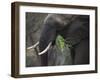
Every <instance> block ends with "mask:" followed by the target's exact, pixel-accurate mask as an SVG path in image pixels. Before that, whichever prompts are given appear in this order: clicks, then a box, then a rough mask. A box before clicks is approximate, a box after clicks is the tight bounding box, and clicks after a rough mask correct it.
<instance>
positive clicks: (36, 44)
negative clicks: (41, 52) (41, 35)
mask: <svg viewBox="0 0 100 80" xmlns="http://www.w3.org/2000/svg"><path fill="white" fill-rule="evenodd" d="M38 44H39V41H38V42H37V43H35V44H34V45H33V46H31V47H28V48H27V49H31V48H35V47H36V46H38Z"/></svg>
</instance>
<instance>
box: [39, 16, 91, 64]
mask: <svg viewBox="0 0 100 80" xmlns="http://www.w3.org/2000/svg"><path fill="white" fill-rule="evenodd" d="M58 34H60V35H62V36H63V37H64V39H65V40H67V41H69V42H70V43H71V45H73V47H72V48H71V49H70V50H71V57H72V60H73V61H72V62H73V64H89V16H88V15H62V14H48V16H47V17H46V18H45V20H44V24H43V29H42V33H41V35H40V41H39V42H40V44H39V49H40V52H41V51H43V50H44V49H45V48H46V47H47V45H48V44H49V43H50V42H52V46H54V45H55V39H56V37H57V35H58ZM49 52H50V51H49ZM51 54H52V53H51ZM49 55H50V53H49ZM41 62H42V66H47V65H48V52H46V53H45V54H43V55H41ZM62 65H63V64H62Z"/></svg>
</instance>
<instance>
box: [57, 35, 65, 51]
mask: <svg viewBox="0 0 100 80" xmlns="http://www.w3.org/2000/svg"><path fill="white" fill-rule="evenodd" d="M56 45H57V47H58V48H59V49H60V50H61V51H62V52H63V51H64V49H65V47H66V43H65V40H64V38H63V37H62V36H61V35H58V36H57V38H56Z"/></svg>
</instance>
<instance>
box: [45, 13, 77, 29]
mask: <svg viewBox="0 0 100 80" xmlns="http://www.w3.org/2000/svg"><path fill="white" fill-rule="evenodd" d="M75 17H76V16H75V15H71V14H48V15H47V17H46V18H45V20H44V23H45V24H55V25H56V27H57V28H58V27H59V28H63V27H64V26H66V25H68V24H69V23H70V22H71V21H72V20H73V19H74V18H75Z"/></svg>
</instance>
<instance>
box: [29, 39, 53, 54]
mask: <svg viewBox="0 0 100 80" xmlns="http://www.w3.org/2000/svg"><path fill="white" fill-rule="evenodd" d="M38 45H39V41H38V42H37V43H35V44H34V45H33V46H31V47H28V48H27V49H28V50H29V49H36V47H38ZM51 45H52V42H50V43H49V44H48V46H47V47H46V48H45V49H44V50H43V51H41V52H39V51H38V55H42V54H45V53H46V52H47V51H48V50H49V49H50V47H51Z"/></svg>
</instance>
